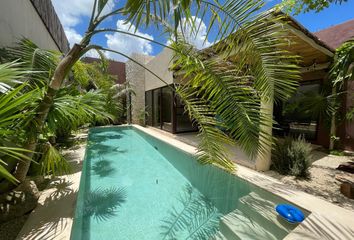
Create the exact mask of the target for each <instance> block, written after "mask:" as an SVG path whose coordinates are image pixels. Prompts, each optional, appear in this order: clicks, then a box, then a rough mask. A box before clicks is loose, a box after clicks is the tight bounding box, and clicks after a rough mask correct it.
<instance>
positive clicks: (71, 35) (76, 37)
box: [64, 28, 82, 46]
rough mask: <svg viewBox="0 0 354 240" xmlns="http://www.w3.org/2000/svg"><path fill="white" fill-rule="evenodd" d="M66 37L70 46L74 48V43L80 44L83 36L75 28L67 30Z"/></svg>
mask: <svg viewBox="0 0 354 240" xmlns="http://www.w3.org/2000/svg"><path fill="white" fill-rule="evenodd" d="M64 31H65V35H66V37H67V38H68V41H69V43H70V46H73V45H74V43H79V42H80V41H81V39H82V36H81V34H79V33H78V32H76V31H75V29H73V28H66V29H65V30H64Z"/></svg>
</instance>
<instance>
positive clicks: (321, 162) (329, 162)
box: [265, 151, 354, 211]
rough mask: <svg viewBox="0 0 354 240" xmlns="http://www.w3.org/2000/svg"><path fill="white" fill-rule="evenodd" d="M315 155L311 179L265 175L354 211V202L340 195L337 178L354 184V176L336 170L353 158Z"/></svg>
mask: <svg viewBox="0 0 354 240" xmlns="http://www.w3.org/2000/svg"><path fill="white" fill-rule="evenodd" d="M313 155H314V160H315V161H314V162H313V164H312V166H311V168H310V169H309V172H310V178H309V179H297V178H295V177H293V176H284V175H281V174H279V173H277V172H275V171H267V172H265V174H266V175H268V176H271V177H274V178H276V179H278V180H280V181H281V182H283V183H285V184H287V185H289V186H290V187H291V188H295V189H299V190H302V191H304V192H307V193H309V194H312V195H315V196H318V197H320V198H322V199H325V200H326V201H329V202H332V203H334V204H336V205H338V206H340V207H343V208H346V209H348V210H352V211H354V200H353V199H349V198H347V197H346V196H344V195H342V194H341V193H340V182H339V181H338V180H336V178H335V177H336V176H341V177H345V178H349V179H352V180H353V182H354V174H350V173H346V172H343V171H339V170H336V169H335V168H336V167H338V165H339V164H340V163H343V162H349V161H353V157H348V156H334V155H327V154H325V153H322V152H319V151H315V152H314V154H313Z"/></svg>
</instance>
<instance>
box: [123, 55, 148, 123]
mask: <svg viewBox="0 0 354 240" xmlns="http://www.w3.org/2000/svg"><path fill="white" fill-rule="evenodd" d="M131 58H133V59H134V60H135V61H137V62H139V63H140V64H143V65H145V64H146V63H147V62H148V61H149V60H150V59H151V57H149V56H146V55H142V54H136V53H134V54H132V56H131ZM125 69H126V70H125V71H126V80H127V82H129V83H130V84H131V85H132V88H133V89H134V92H135V95H134V94H131V96H130V99H129V97H128V101H127V104H128V106H127V111H128V122H131V123H134V124H141V120H140V119H139V117H140V116H141V114H142V112H143V111H144V110H145V69H144V68H143V67H141V66H139V65H138V64H136V63H135V62H133V61H131V60H129V61H127V62H126V65H125ZM129 110H130V112H131V116H129ZM130 120H131V121H130Z"/></svg>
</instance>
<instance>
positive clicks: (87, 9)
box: [52, 0, 114, 46]
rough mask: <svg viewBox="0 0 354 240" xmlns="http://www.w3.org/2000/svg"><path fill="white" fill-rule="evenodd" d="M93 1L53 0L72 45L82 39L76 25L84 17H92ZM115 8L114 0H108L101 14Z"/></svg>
mask: <svg viewBox="0 0 354 240" xmlns="http://www.w3.org/2000/svg"><path fill="white" fill-rule="evenodd" d="M93 2H94V1H93V0H52V3H53V6H54V8H55V11H56V13H57V15H58V17H59V19H60V22H61V24H62V25H63V27H64V31H65V34H66V37H67V38H68V41H69V43H70V46H73V45H74V43H78V42H80V41H81V39H82V35H81V34H80V33H78V32H77V31H76V30H75V26H77V25H78V24H79V23H80V22H81V20H82V18H83V17H91V13H92V7H93ZM113 8H114V2H113V0H108V3H107V5H106V7H105V8H104V9H103V11H102V13H101V15H102V14H106V13H109V12H111V11H112V10H113Z"/></svg>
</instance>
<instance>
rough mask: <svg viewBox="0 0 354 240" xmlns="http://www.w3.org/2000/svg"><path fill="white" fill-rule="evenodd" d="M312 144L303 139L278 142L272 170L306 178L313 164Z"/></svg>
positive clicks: (286, 139) (288, 138)
mask: <svg viewBox="0 0 354 240" xmlns="http://www.w3.org/2000/svg"><path fill="white" fill-rule="evenodd" d="M311 158H312V156H311V144H309V143H308V142H306V141H305V139H304V138H303V137H301V136H300V137H298V138H297V139H292V138H290V137H287V138H285V139H284V140H283V141H278V143H277V144H276V147H275V148H274V151H273V154H272V169H274V170H276V171H277V172H279V173H281V174H284V175H293V176H296V177H303V178H306V177H308V175H309V172H308V168H309V167H310V164H311Z"/></svg>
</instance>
